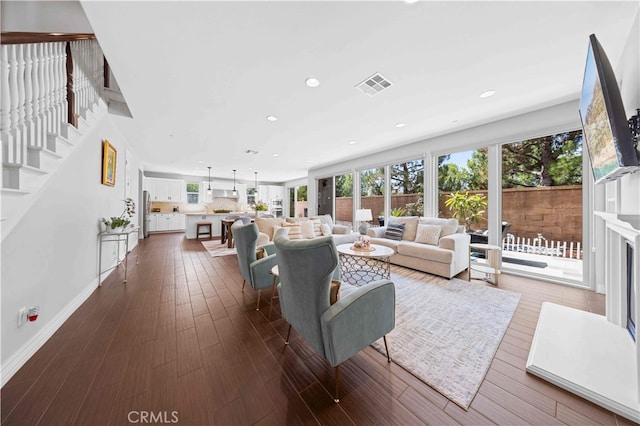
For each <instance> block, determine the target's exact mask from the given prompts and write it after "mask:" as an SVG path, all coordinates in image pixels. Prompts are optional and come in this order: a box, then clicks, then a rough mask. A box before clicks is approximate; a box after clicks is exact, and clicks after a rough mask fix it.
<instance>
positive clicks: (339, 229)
mask: <svg viewBox="0 0 640 426" xmlns="http://www.w3.org/2000/svg"><path fill="white" fill-rule="evenodd" d="M331 233H332V234H349V233H351V227H350V226H347V225H333V229H332V230H331Z"/></svg>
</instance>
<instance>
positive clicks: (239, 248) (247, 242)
mask: <svg viewBox="0 0 640 426" xmlns="http://www.w3.org/2000/svg"><path fill="white" fill-rule="evenodd" d="M231 232H232V234H233V238H234V241H235V246H236V252H237V256H238V267H239V268H240V275H242V278H243V281H242V290H243V291H244V286H245V283H249V284H250V285H251V288H253V289H254V290H258V304H257V306H256V311H259V310H260V293H261V291H262V289H263V288H267V287H272V286H273V283H274V278H273V275H271V273H270V272H271V268H273V267H274V266H275V265H276V253H275V247H274V245H273V244H266V245H263V246H260V247H262V248H264V250H265V256H264V257H263V258H262V259H258V258H257V256H256V249H257V248H258V238H259V235H260V233H259V232H258V227H257V226H256V224H255V223H248V224H246V225H245V224H243V223H242V221H236V222H235V223H234V224H233V225H231ZM271 300H272V301H273V297H272V299H271Z"/></svg>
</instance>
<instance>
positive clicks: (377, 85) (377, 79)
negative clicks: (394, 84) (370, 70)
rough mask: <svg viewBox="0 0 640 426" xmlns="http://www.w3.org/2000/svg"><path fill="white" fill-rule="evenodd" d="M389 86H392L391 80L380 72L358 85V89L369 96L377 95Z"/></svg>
mask: <svg viewBox="0 0 640 426" xmlns="http://www.w3.org/2000/svg"><path fill="white" fill-rule="evenodd" d="M389 86H391V82H390V81H389V80H387V79H386V78H384V77H383V76H381V75H380V74H378V73H375V74H374V75H372V76H371V77H369V78H367V79H366V80H364V81H363V82H362V83H358V84H357V85H356V87H357V88H358V89H360V90H362V91H363V92H364V93H366V94H367V95H369V96H375V95H377V94H378V93H380V92H382V91H383V90H384V89H386V88H387V87H389Z"/></svg>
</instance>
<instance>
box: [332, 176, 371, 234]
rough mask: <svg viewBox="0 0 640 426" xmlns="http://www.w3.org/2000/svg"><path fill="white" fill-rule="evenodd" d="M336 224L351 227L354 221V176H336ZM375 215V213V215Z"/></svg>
mask: <svg viewBox="0 0 640 426" xmlns="http://www.w3.org/2000/svg"><path fill="white" fill-rule="evenodd" d="M334 180H335V193H336V198H335V206H336V217H335V222H336V223H339V224H341V225H347V226H351V225H352V223H351V221H352V220H353V216H352V214H353V174H352V173H346V174H344V175H339V176H335V178H334ZM374 214H375V213H374Z"/></svg>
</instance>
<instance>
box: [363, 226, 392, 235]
mask: <svg viewBox="0 0 640 426" xmlns="http://www.w3.org/2000/svg"><path fill="white" fill-rule="evenodd" d="M386 232H387V227H386V226H378V227H377V228H367V235H368V236H369V237H372V238H384V234H385V233H386Z"/></svg>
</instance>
